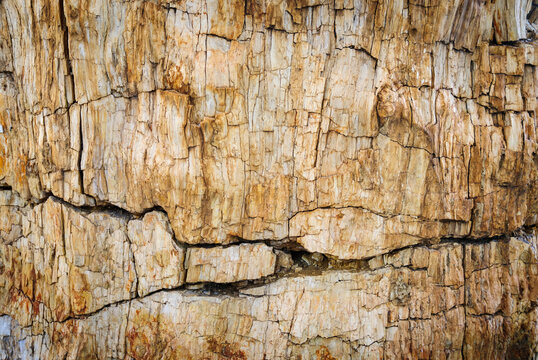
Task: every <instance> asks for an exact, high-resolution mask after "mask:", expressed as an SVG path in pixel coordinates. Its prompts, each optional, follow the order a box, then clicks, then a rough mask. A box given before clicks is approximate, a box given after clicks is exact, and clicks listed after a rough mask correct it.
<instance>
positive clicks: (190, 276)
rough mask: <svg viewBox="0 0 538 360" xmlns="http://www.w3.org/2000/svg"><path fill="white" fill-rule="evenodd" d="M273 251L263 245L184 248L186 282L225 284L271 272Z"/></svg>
mask: <svg viewBox="0 0 538 360" xmlns="http://www.w3.org/2000/svg"><path fill="white" fill-rule="evenodd" d="M276 259H277V257H276V254H275V253H274V252H273V251H272V249H271V248H270V247H268V246H267V245H264V244H241V245H232V246H229V247H220V246H218V247H212V248H197V247H190V248H188V249H187V258H186V260H185V267H186V268H187V280H186V281H187V282H189V283H195V282H215V283H228V282H234V281H241V280H254V279H259V278H262V277H264V276H268V275H272V274H273V273H274V272H275V265H276Z"/></svg>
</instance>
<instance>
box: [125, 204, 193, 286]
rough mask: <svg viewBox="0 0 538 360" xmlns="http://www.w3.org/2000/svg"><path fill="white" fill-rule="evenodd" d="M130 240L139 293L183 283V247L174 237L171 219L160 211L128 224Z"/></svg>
mask: <svg viewBox="0 0 538 360" xmlns="http://www.w3.org/2000/svg"><path fill="white" fill-rule="evenodd" d="M127 234H128V236H129V241H130V242H131V248H132V252H133V255H134V263H135V269H136V274H137V279H138V287H137V290H138V295H140V296H144V295H146V294H148V293H151V292H153V291H156V290H161V289H169V288H175V287H178V286H180V285H182V284H183V280H184V278H185V271H184V269H183V264H184V259H185V249H184V248H183V247H180V246H178V245H177V244H176V243H175V240H174V238H173V234H172V230H171V229H170V223H169V222H168V219H167V218H166V216H165V215H164V214H163V213H162V212H159V211H153V212H150V213H148V214H146V215H144V217H143V218H142V219H140V220H131V221H129V224H128V232H127Z"/></svg>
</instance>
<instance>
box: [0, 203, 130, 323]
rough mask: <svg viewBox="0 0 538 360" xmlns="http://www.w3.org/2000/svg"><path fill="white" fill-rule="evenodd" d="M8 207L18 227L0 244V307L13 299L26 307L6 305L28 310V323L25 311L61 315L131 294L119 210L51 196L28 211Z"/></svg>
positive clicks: (59, 318) (123, 223)
mask: <svg viewBox="0 0 538 360" xmlns="http://www.w3.org/2000/svg"><path fill="white" fill-rule="evenodd" d="M10 207H11V208H12V209H10V211H13V212H15V213H16V214H17V215H18V216H17V220H18V224H19V226H21V227H22V231H18V235H19V237H18V238H17V239H16V240H14V241H13V240H11V241H9V242H5V241H3V242H2V244H1V245H0V246H1V247H2V251H1V252H0V256H1V262H2V263H3V264H6V265H4V266H5V267H6V270H7V271H5V272H3V273H2V274H0V278H1V281H2V283H3V291H2V293H1V296H0V299H1V300H0V302H1V303H2V307H3V308H5V309H8V308H9V306H8V304H14V303H15V299H19V300H18V301H22V303H23V304H24V306H27V307H28V306H29V307H30V309H28V308H24V307H23V308H20V307H17V306H16V307H14V308H12V310H13V311H15V312H17V313H19V314H21V313H22V314H21V316H22V318H26V316H24V314H25V311H30V313H29V314H27V315H30V318H26V319H27V320H28V321H30V323H31V315H32V314H33V315H38V314H39V313H41V312H44V316H45V317H46V318H48V319H49V321H50V320H55V321H62V320H65V319H66V318H68V317H70V316H74V315H83V314H87V313H92V312H95V311H97V310H99V309H101V308H103V307H104V306H106V305H108V304H111V303H115V302H118V301H121V300H127V299H130V298H131V297H133V296H134V295H135V289H136V282H137V278H136V273H135V268H134V262H133V254H132V252H131V249H130V244H129V240H128V238H127V234H126V225H127V219H126V218H125V217H124V216H121V215H119V216H118V215H112V214H108V213H99V212H95V213H93V212H92V213H87V212H84V211H81V210H77V209H73V208H72V207H70V206H68V205H65V204H63V203H61V202H60V201H58V200H53V199H52V198H51V199H49V200H47V201H46V202H44V203H43V204H40V205H37V206H35V207H34V208H33V209H30V211H28V210H27V209H20V210H19V211H17V210H16V207H14V206H10ZM13 208H15V209H13ZM14 225H17V222H15V223H14ZM42 306H44V308H42ZM31 309H33V310H31ZM8 313H9V312H8ZM17 321H19V323H21V325H23V326H27V325H28V323H27V322H23V321H22V320H21V319H20V318H19V319H17Z"/></svg>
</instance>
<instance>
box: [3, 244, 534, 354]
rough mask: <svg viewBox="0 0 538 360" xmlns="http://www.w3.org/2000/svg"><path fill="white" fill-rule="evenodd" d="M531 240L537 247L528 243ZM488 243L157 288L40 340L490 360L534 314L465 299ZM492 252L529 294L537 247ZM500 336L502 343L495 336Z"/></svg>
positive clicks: (508, 350)
mask: <svg viewBox="0 0 538 360" xmlns="http://www.w3.org/2000/svg"><path fill="white" fill-rule="evenodd" d="M530 240H531V241H532V243H533V244H534V243H535V242H536V237H535V236H534V237H533V238H532V239H530ZM495 244H496V243H488V244H476V245H474V244H471V245H460V244H457V243H452V244H444V245H440V246H433V247H414V248H409V249H406V250H403V251H398V252H395V253H394V254H391V255H384V256H383V257H381V258H379V259H378V261H376V263H377V264H378V265H377V266H373V267H372V268H371V269H369V270H361V271H339V270H333V271H328V272H325V273H323V274H320V275H304V276H295V277H285V278H281V279H279V280H277V281H275V282H273V283H271V284H267V285H261V286H257V287H251V288H248V289H244V290H241V291H240V294H239V295H214V296H208V295H203V294H196V293H192V292H190V291H175V292H170V291H161V292H157V293H155V294H152V295H150V296H148V297H145V298H142V299H136V300H131V301H130V303H129V304H128V303H122V304H119V305H113V306H110V307H107V308H105V309H103V310H102V311H99V312H98V313H96V314H94V315H92V316H90V317H88V318H85V319H73V320H68V321H66V322H63V323H57V324H50V325H49V326H48V327H46V328H45V329H44V330H43V333H42V334H45V337H47V336H48V338H49V339H53V341H52V342H51V343H50V345H46V346H47V347H46V348H47V349H48V352H47V353H46V354H47V355H48V358H54V356H72V357H77V356H82V355H83V354H93V355H95V356H98V357H106V356H112V357H120V358H123V357H125V356H128V357H133V358H148V359H153V358H160V357H163V356H164V357H166V358H178V357H179V358H184V357H191V358H202V357H209V358H215V359H217V358H219V357H223V356H225V355H226V356H228V357H233V358H238V359H243V358H248V359H258V358H259V359H263V357H264V356H265V357H266V358H273V359H284V358H290V357H291V358H293V357H296V356H298V355H300V354H303V355H305V356H316V354H325V356H331V357H334V358H341V359H351V358H355V357H357V356H358V357H366V358H400V357H411V358H431V357H435V358H460V357H461V354H462V349H463V351H464V354H465V356H466V357H467V356H468V357H473V358H474V357H479V356H481V354H482V353H481V352H480V351H484V350H486V349H484V350H482V348H481V346H484V345H485V344H487V343H488V341H491V342H489V343H490V344H491V343H495V344H499V345H500V344H502V346H500V347H496V348H495V350H493V349H491V348H489V350H487V351H489V352H490V354H491V356H494V357H504V356H505V355H507V354H514V351H516V352H517V353H519V354H521V355H522V356H525V355H526V354H527V355H528V354H529V351H532V350H531V349H533V348H534V347H535V346H536V340H535V339H536V329H535V328H534V327H533V326H534V325H533V324H535V321H536V317H535V316H536V310H535V307H534V309H532V308H531V310H530V312H529V313H528V314H527V315H526V316H520V315H519V314H521V313H519V312H515V313H513V314H512V316H515V317H514V318H513V319H514V321H512V322H509V323H506V324H505V325H502V323H503V322H507V321H509V320H503V317H502V316H501V315H489V314H477V313H474V312H473V310H472V308H473V307H474V305H472V303H473V301H472V298H474V297H475V296H480V295H479V293H476V292H475V288H473V287H470V288H468V287H466V286H465V282H466V281H468V280H469V274H472V273H473V272H475V268H466V267H467V266H468V264H469V261H470V259H469V258H467V257H466V258H465V261H464V260H463V253H464V252H466V255H469V254H470V253H475V252H476V251H485V252H484V253H490V250H487V247H488V246H487V245H492V247H496V246H497V245H495ZM484 245H486V247H484ZM498 245H501V246H502V247H503V249H504V250H507V251H508V253H509V254H510V255H509V257H510V258H511V259H516V260H515V262H514V263H511V264H513V265H515V266H516V267H518V268H519V269H520V270H519V271H520V272H519V273H518V274H517V275H516V273H513V275H509V271H508V268H505V269H506V272H505V274H506V276H509V277H510V276H511V277H512V279H514V280H516V279H517V280H516V281H518V282H519V284H520V285H521V286H523V287H524V288H528V287H529V286H530V287H533V286H534V283H536V281H535V280H536V272H535V270H536V269H535V267H536V265H537V257H536V253H535V251H534V248H533V247H532V246H531V245H530V244H529V243H525V242H523V241H522V239H513V240H510V241H508V242H502V243H499V244H498ZM492 247H490V248H492ZM498 249H500V248H498ZM503 252H504V251H503ZM492 255H493V254H492ZM493 257H495V256H493ZM493 257H491V256H489V255H488V256H486V257H485V261H486V262H488V264H492V263H489V261H490V260H488V259H491V260H492V261H495V260H494V259H493ZM371 263H372V265H373V264H374V263H373V262H371ZM484 265H486V264H485V263H484ZM501 266H502V265H501ZM478 267H480V268H481V267H482V265H478ZM478 271H479V272H482V273H483V274H482V276H495V274H496V273H497V270H496V269H495V266H494V267H486V268H483V269H482V270H478ZM479 291H481V290H479ZM520 296H521V297H520V300H521V301H522V302H521V304H525V303H526V302H527V301H529V300H531V299H533V298H534V299H535V294H533V293H532V292H528V291H524V292H521V293H520ZM466 304H469V306H467V305H466ZM466 312H468V313H467V315H466ZM509 318H510V317H509ZM105 319H108V320H105ZM2 321H5V322H7V321H9V319H7V320H6V319H2ZM11 323H13V321H11ZM104 324H110V325H104ZM501 325H502V326H501ZM11 329H13V330H12V331H13V332H15V330H16V329H15V327H14V326H12V327H11ZM484 331H487V333H483V332H484ZM472 333H474V334H487V336H486V337H484V335H478V336H479V337H480V336H481V337H482V340H479V339H480V338H479V337H478V338H475V337H473V336H472ZM464 334H465V335H464ZM499 336H502V339H503V340H502V341H500V340H494V339H499V338H498V337H499ZM82 339H84V340H82ZM488 339H489V340H488ZM38 340H39V338H32V337H29V338H27V339H26V342H25V343H24V345H25V346H28V347H29V348H30V345H31V344H36V343H37V341H38ZM521 341H523V342H521ZM520 345H524V346H520ZM49 346H50V347H49ZM22 348H24V346H23V347H22ZM36 348H38V347H34V351H36V350H35V349H36ZM43 348H45V346H43V345H41V349H43ZM125 351H126V352H125ZM43 358H47V357H43Z"/></svg>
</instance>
